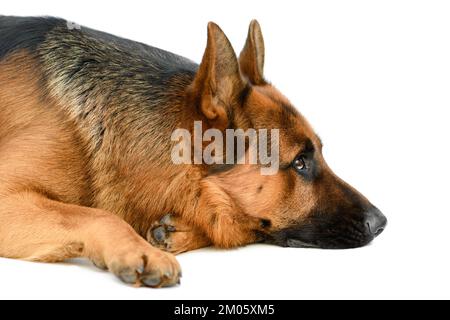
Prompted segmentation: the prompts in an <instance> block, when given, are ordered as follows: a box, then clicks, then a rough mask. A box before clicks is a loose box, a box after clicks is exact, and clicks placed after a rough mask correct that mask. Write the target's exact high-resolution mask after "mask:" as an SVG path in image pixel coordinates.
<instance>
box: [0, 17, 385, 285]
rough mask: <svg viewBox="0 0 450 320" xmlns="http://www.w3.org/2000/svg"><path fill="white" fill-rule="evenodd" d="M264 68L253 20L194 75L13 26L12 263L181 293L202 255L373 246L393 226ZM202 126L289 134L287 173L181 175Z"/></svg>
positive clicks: (174, 59) (3, 64) (41, 29)
mask: <svg viewBox="0 0 450 320" xmlns="http://www.w3.org/2000/svg"><path fill="white" fill-rule="evenodd" d="M264 57H265V49H264V40H263V35H262V32H261V28H260V25H259V24H258V22H257V21H256V20H254V21H252V22H251V24H250V27H249V31H248V37H247V40H246V44H245V46H244V48H243V50H242V52H241V54H240V55H239V57H237V55H236V54H235V52H234V50H233V48H232V46H231V44H230V42H229V40H228V39H227V37H226V35H225V34H224V33H223V31H222V30H221V29H220V28H219V27H218V26H217V25H216V24H214V23H212V22H210V23H209V24H208V28H207V46H206V50H205V53H204V56H203V59H202V61H201V63H200V65H197V64H196V63H194V62H192V61H190V60H188V59H186V58H183V57H180V56H178V55H175V54H173V53H170V52H167V51H164V50H161V49H157V48H154V47H151V46H147V45H144V44H142V43H138V42H134V41H130V40H126V39H122V38H119V37H115V36H113V35H110V34H107V33H103V32H100V31H96V30H92V29H89V28H85V27H80V26H78V25H76V24H74V23H70V22H67V21H65V20H62V19H59V18H52V17H11V16H0V256H2V257H7V258H16V259H24V260H29V261H44V262H57V261H62V260H65V259H69V258H74V257H86V258H88V259H90V260H91V261H92V262H93V263H94V264H95V265H96V266H97V267H99V268H103V269H107V270H110V271H111V272H112V273H113V274H115V275H116V276H118V277H119V278H120V279H121V280H122V281H124V282H125V283H128V284H135V285H138V286H148V287H155V288H156V287H166V286H173V285H176V284H178V283H179V282H180V277H181V268H180V266H179V264H178V262H177V260H176V258H175V255H174V254H178V253H181V252H186V251H190V250H194V249H198V248H202V247H207V246H215V247H220V248H232V247H237V246H243V245H247V244H252V243H258V242H263V243H269V244H275V245H279V246H284V247H314V248H330V249H340V248H356V247H360V246H364V245H366V244H368V243H369V242H371V241H372V240H373V239H374V238H375V237H376V236H378V235H379V234H380V233H381V232H382V231H383V230H384V228H385V226H386V222H387V220H386V217H385V216H384V215H383V214H382V213H381V212H380V210H378V209H377V208H376V207H375V206H373V205H372V204H371V203H370V202H369V200H367V199H366V198H365V197H364V196H363V195H362V194H360V193H359V192H358V191H357V190H355V189H354V188H352V187H351V186H350V185H348V184H347V183H346V182H344V181H343V180H341V179H340V178H339V177H337V176H336V175H335V174H334V173H333V172H332V170H331V169H330V168H329V167H328V165H327V164H326V162H325V160H324V158H323V156H322V142H321V140H320V139H319V137H318V136H317V135H316V133H315V132H314V130H313V129H312V127H311V126H310V124H309V123H308V122H307V120H306V119H305V118H304V117H303V116H302V115H301V114H300V113H299V112H298V111H297V110H296V109H295V108H294V107H293V105H292V104H291V103H290V102H289V100H288V99H287V98H286V97H284V96H283V95H282V94H281V93H280V92H279V91H278V90H277V89H276V88H275V87H274V86H273V85H271V84H270V83H269V82H268V81H267V80H266V79H265V77H264V72H263V70H264ZM195 121H201V123H202V124H203V126H204V128H205V129H215V130H217V131H219V132H224V131H225V130H228V129H239V128H240V129H243V130H246V129H250V128H258V129H261V128H266V129H277V130H278V132H279V141H278V143H277V145H278V148H279V170H278V171H277V172H276V173H275V174H271V175H262V174H261V172H260V170H259V169H260V167H261V164H227V165H220V164H206V163H200V164H198V163H195V164H174V163H173V161H171V150H172V149H173V147H174V145H175V142H174V141H173V140H171V138H170V137H171V134H172V133H173V131H174V130H176V129H178V128H183V129H185V130H188V132H193V125H194V122H195ZM272 143H275V142H272ZM201 148H205V145H203V144H202V145H201ZM246 150H247V151H248V150H249V149H248V146H246Z"/></svg>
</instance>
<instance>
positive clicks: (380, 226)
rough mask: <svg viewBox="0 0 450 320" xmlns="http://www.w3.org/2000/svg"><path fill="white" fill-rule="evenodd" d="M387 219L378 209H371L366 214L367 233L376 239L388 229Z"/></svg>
mask: <svg viewBox="0 0 450 320" xmlns="http://www.w3.org/2000/svg"><path fill="white" fill-rule="evenodd" d="M386 224H387V219H386V217H385V216H384V215H383V214H382V213H381V211H380V210H378V209H377V208H375V207H374V208H371V209H370V210H369V211H368V212H367V213H366V220H365V225H366V228H367V231H368V233H369V234H371V235H372V236H374V237H376V236H378V235H380V234H381V233H382V232H383V231H384V229H385V228H386Z"/></svg>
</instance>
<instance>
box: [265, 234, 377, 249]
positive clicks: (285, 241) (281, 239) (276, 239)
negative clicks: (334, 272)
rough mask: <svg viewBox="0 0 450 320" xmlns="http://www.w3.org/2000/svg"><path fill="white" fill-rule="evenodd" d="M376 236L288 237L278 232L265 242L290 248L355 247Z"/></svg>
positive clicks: (366, 242)
mask: <svg viewBox="0 0 450 320" xmlns="http://www.w3.org/2000/svg"><path fill="white" fill-rule="evenodd" d="M374 238H375V237H373V236H367V235H358V236H352V237H350V236H342V235H335V236H328V237H325V238H321V237H311V235H309V237H307V238H305V237H299V236H296V237H286V236H285V234H282V233H277V234H275V235H270V236H266V237H265V240H264V241H263V242H264V243H267V244H272V245H276V246H280V247H289V248H312V249H354V248H360V247H364V246H366V245H368V244H369V243H370V242H372V240H373V239H374Z"/></svg>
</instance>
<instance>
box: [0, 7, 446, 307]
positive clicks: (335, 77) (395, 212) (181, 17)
mask: <svg viewBox="0 0 450 320" xmlns="http://www.w3.org/2000/svg"><path fill="white" fill-rule="evenodd" d="M0 14H9V15H55V16H60V17H63V18H66V19H69V20H73V21H76V22H78V23H80V24H82V25H86V26H89V27H92V28H96V29H100V30H104V31H107V32H110V33H113V34H116V35H121V36H124V37H127V38H131V39H133V40H139V41H142V42H145V43H148V44H151V45H154V46H157V47H161V48H163V49H166V50H169V51H172V52H175V53H178V54H180V55H183V56H186V57H188V58H191V59H192V60H194V61H197V62H199V61H200V59H201V56H202V54H203V50H204V47H205V44H206V24H207V22H208V21H210V20H212V21H215V22H217V23H218V24H219V25H220V26H221V27H222V28H223V29H224V31H225V32H226V33H227V35H228V36H229V38H230V40H231V41H232V42H233V44H234V46H235V49H236V50H237V51H240V50H241V48H242V46H243V43H244V40H245V36H246V34H247V28H248V23H249V22H250V20H251V19H252V18H257V19H258V20H259V21H260V23H261V25H262V28H263V33H264V36H265V40H266V54H267V55H266V57H267V58H266V76H267V78H268V79H269V80H271V81H272V82H273V83H274V84H275V85H276V86H277V87H278V88H279V89H280V90H281V91H282V92H283V93H285V94H286V95H287V96H288V97H289V98H290V99H291V100H292V102H293V103H294V104H295V105H296V106H297V108H298V109H299V110H300V111H301V112H302V113H303V114H304V115H305V116H306V117H307V118H308V119H309V120H310V121H311V122H312V124H313V125H314V127H315V128H316V129H317V131H318V133H319V134H320V136H321V137H322V139H323V141H324V143H325V151H324V152H325V156H326V157H327V159H328V161H329V163H330V165H331V166H332V168H334V170H335V171H336V172H337V173H338V174H339V175H341V176H342V177H343V178H344V179H346V180H347V181H349V182H350V183H351V184H353V185H354V186H355V187H356V188H358V189H359V190H360V191H362V192H363V193H364V194H365V195H366V196H368V198H369V199H370V200H371V201H372V202H373V203H374V204H375V205H377V206H378V207H379V208H380V209H381V210H382V211H383V212H384V213H385V214H386V216H387V217H388V219H389V225H388V228H387V229H386V231H385V232H384V233H383V234H382V235H381V236H380V237H379V238H377V239H376V240H375V241H374V242H373V244H372V245H370V246H368V247H365V248H362V249H356V250H347V251H328V250H314V249H282V248H277V247H269V246H261V245H260V246H251V247H247V248H242V249H239V250H232V251H215V250H211V249H208V250H201V251H197V252H192V253H189V254H184V255H182V256H180V257H179V261H180V262H181V264H182V267H183V273H184V277H183V279H182V285H181V286H180V287H176V288H171V289H162V290H152V289H146V288H141V289H135V288H130V287H127V286H125V285H123V284H121V283H120V282H119V281H118V280H116V279H115V278H114V277H113V276H112V275H110V274H109V273H105V272H102V271H98V270H96V269H95V268H93V267H92V266H91V265H90V264H89V263H88V262H83V261H75V263H64V264H55V265H47V264H37V263H28V262H21V261H11V260H7V259H0V298H124V299H128V298H130V299H131V298H138V299H178V298H191V299H196V298H211V299H215V298H234V299H241V298H245V299H259V298H266V299H277V298H279V299H282V298H283V299H302V298H307V299H309V298H325V299H328V298H344V299H346V298H356V299H359V298H361V299H365V298H387V299H390V298H450V289H449V288H450V260H449V250H448V244H449V243H450V241H449V233H450V232H449V229H450V210H449V205H448V199H449V182H450V174H449V170H448V165H449V161H450V157H449V143H448V140H447V139H448V138H449V136H450V135H449V129H448V124H449V108H450V4H449V2H446V1H412V0H408V1H395V0H388V1H384V0H383V1H380V0H378V1H298V0H296V1H285V2H283V1H279V0H277V1H273V0H272V1H261V0H258V1H248V0H246V1H224V0H223V1H205V2H195V1H178V2H174V1H155V2H151V1H111V0H110V1H105V2H100V1H98V2H94V1H80V0H77V1H45V0H40V1H28V2H25V1H19V0H14V1H9V0H8V1H5V0H3V1H2V4H1V9H0Z"/></svg>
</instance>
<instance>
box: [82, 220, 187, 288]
mask: <svg viewBox="0 0 450 320" xmlns="http://www.w3.org/2000/svg"><path fill="white" fill-rule="evenodd" d="M102 231H103V230H102ZM112 235H114V236H112ZM102 239H106V240H104V241H103V240H102ZM88 256H89V258H90V259H91V261H92V262H93V263H94V264H95V265H96V266H98V267H99V268H102V269H107V270H109V271H110V272H112V273H114V274H115V275H116V276H117V277H119V278H120V279H121V280H122V281H123V282H125V283H129V284H134V285H136V286H147V287H153V288H159V287H169V286H174V285H176V284H179V282H180V277H181V268H180V265H179V263H178V261H177V260H176V258H175V256H174V255H172V254H170V253H168V252H164V251H162V250H160V249H158V248H155V247H153V246H152V245H150V244H149V243H148V242H147V241H145V240H144V239H142V238H141V237H140V236H139V235H138V234H137V233H135V232H134V230H133V229H132V228H131V227H129V226H125V227H124V228H123V229H122V228H114V230H112V231H111V230H109V231H108V232H106V233H105V234H103V236H100V237H96V238H93V239H92V240H91V242H89V250H88Z"/></svg>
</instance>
